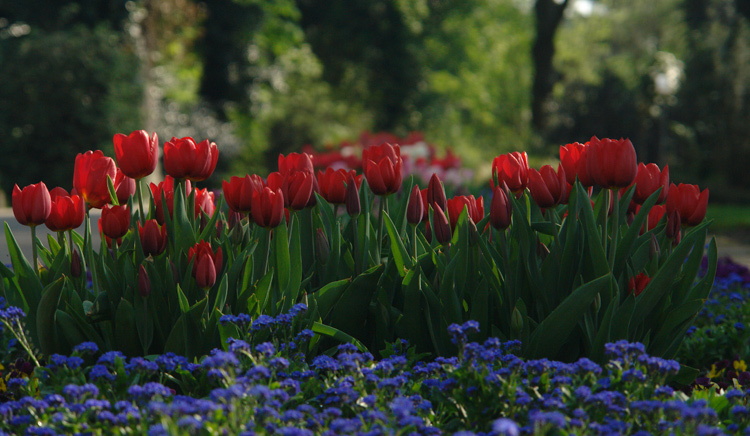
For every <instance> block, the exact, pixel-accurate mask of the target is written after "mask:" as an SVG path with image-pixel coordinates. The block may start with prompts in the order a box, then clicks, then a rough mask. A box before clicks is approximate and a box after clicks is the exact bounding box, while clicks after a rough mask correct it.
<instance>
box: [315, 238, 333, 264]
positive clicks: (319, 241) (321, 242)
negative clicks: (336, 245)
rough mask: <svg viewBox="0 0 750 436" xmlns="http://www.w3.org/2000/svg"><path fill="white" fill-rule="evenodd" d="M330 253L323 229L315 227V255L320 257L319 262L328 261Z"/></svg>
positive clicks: (324, 262)
mask: <svg viewBox="0 0 750 436" xmlns="http://www.w3.org/2000/svg"><path fill="white" fill-rule="evenodd" d="M330 253H331V246H330V245H328V238H326V234H325V232H323V229H317V232H316V233H315V255H316V256H318V258H319V259H320V263H322V264H323V265H325V264H326V263H327V262H328V257H329V255H330Z"/></svg>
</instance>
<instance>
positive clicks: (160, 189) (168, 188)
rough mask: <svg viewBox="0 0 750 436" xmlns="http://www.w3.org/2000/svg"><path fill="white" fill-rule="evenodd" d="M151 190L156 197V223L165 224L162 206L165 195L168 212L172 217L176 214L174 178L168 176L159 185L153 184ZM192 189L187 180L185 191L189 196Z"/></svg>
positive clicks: (150, 186)
mask: <svg viewBox="0 0 750 436" xmlns="http://www.w3.org/2000/svg"><path fill="white" fill-rule="evenodd" d="M149 188H150V189H151V195H152V196H153V197H154V204H155V206H156V213H155V214H154V215H155V218H156V221H158V222H159V224H164V205H163V204H162V201H161V197H162V193H163V194H164V197H165V200H166V203H167V210H168V211H169V216H170V217H171V216H172V215H173V212H174V178H172V176H167V177H166V178H165V179H164V181H163V182H159V184H158V185H156V184H154V183H151V184H150V185H149ZM192 189H193V188H192V186H191V184H190V181H189V180H187V181H186V182H185V190H186V192H187V194H188V195H190V192H191V191H192Z"/></svg>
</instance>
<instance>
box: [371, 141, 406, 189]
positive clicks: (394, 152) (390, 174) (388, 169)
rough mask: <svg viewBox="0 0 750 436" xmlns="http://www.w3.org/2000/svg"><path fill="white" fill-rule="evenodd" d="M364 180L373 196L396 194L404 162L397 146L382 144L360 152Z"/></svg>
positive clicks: (399, 185)
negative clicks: (365, 179)
mask: <svg viewBox="0 0 750 436" xmlns="http://www.w3.org/2000/svg"><path fill="white" fill-rule="evenodd" d="M362 161H363V163H364V170H365V178H367V184H368V185H369V186H370V189H371V190H372V192H373V193H374V194H375V195H388V194H393V193H395V192H398V190H399V189H400V188H401V181H402V180H403V177H404V175H403V166H404V161H403V160H402V159H401V148H400V147H399V146H398V145H391V144H388V143H383V144H381V145H378V146H371V147H369V148H367V149H365V150H363V151H362Z"/></svg>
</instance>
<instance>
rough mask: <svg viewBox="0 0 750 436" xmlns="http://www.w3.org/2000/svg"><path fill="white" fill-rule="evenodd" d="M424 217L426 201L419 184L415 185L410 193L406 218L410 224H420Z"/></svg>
mask: <svg viewBox="0 0 750 436" xmlns="http://www.w3.org/2000/svg"><path fill="white" fill-rule="evenodd" d="M423 217H424V203H423V202H422V193H421V192H420V191H419V186H417V185H414V187H413V188H412V190H411V194H410V195H409V205H408V206H407V208H406V220H407V221H408V222H409V224H419V223H421V222H422V219H423Z"/></svg>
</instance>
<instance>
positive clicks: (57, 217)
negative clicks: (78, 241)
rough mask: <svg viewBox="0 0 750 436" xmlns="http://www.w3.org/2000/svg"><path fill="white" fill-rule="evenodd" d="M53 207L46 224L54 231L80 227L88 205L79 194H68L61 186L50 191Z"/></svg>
mask: <svg viewBox="0 0 750 436" xmlns="http://www.w3.org/2000/svg"><path fill="white" fill-rule="evenodd" d="M50 197H51V198H52V207H51V209H50V214H49V217H48V218H47V221H45V222H44V224H45V225H46V226H47V228H48V229H50V230H52V231H53V232H64V231H66V230H72V229H75V228H78V227H80V226H81V224H83V220H84V218H85V217H86V205H85V203H84V202H83V198H82V197H80V196H78V195H68V192H67V191H66V190H65V189H63V188H60V187H57V188H55V189H53V190H52V191H50Z"/></svg>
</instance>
